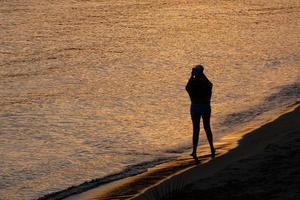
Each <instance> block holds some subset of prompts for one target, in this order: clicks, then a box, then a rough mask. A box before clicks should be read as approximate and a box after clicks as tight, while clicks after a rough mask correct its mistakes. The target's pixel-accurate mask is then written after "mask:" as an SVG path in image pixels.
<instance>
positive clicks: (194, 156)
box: [191, 153, 200, 164]
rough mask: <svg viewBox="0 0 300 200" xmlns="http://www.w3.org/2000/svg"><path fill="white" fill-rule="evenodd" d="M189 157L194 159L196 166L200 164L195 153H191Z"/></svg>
mask: <svg viewBox="0 0 300 200" xmlns="http://www.w3.org/2000/svg"><path fill="white" fill-rule="evenodd" d="M191 156H192V157H193V158H194V160H195V162H196V164H199V163H200V161H199V159H198V157H197V154H196V153H191Z"/></svg>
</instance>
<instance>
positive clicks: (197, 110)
mask: <svg viewBox="0 0 300 200" xmlns="http://www.w3.org/2000/svg"><path fill="white" fill-rule="evenodd" d="M190 111H191V115H204V114H210V112H211V108H210V105H207V104H191V110H190Z"/></svg>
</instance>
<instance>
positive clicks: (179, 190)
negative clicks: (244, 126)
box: [66, 102, 300, 200]
mask: <svg viewBox="0 0 300 200" xmlns="http://www.w3.org/2000/svg"><path fill="white" fill-rule="evenodd" d="M299 119H300V106H299V102H298V103H297V104H295V105H293V106H291V107H289V108H288V109H287V111H286V113H284V114H283V115H281V116H280V117H279V118H277V119H275V118H274V121H271V122H269V123H267V124H265V125H263V126H261V127H259V128H257V129H254V130H252V129H248V130H243V131H239V132H236V133H232V134H230V135H226V136H225V137H223V138H222V139H220V140H218V141H217V142H216V143H215V146H216V149H217V156H216V158H215V159H213V160H212V159H211V158H210V155H209V148H208V146H207V145H206V146H201V147H200V148H199V150H198V151H199V159H200V162H201V163H200V164H199V165H195V162H194V160H193V159H192V158H191V157H190V156H189V155H188V154H184V155H183V156H182V157H180V158H178V159H176V160H173V161H171V162H167V163H164V164H160V165H158V166H156V167H154V168H152V169H149V170H148V171H147V172H145V173H142V174H140V175H137V176H133V177H129V178H126V179H123V180H120V181H117V182H114V183H111V184H108V185H105V186H101V187H97V188H95V189H91V190H89V191H87V192H83V193H81V194H78V195H74V196H71V197H68V198H66V199H67V200H78V199H84V200H90V199H94V200H95V199H98V200H104V199H105V200H106V199H134V200H139V199H141V200H144V199H145V200H146V199H147V200H150V199H154V200H157V199H162V200H163V199H164V200H169V199H174V200H179V199H180V200H181V199H182V200H184V199H188V200H190V199H191V200H192V199H258V198H259V199H262V198H263V199H297V198H299V197H300V189H298V188H299V187H297V186H299V185H300V157H299V156H300V155H299V153H298V154H297V152H300V125H299Z"/></svg>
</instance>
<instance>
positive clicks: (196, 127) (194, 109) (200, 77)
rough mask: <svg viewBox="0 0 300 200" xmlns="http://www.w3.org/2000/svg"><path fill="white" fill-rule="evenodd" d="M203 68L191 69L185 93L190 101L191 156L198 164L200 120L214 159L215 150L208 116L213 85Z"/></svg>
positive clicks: (200, 66)
mask: <svg viewBox="0 0 300 200" xmlns="http://www.w3.org/2000/svg"><path fill="white" fill-rule="evenodd" d="M203 71H204V68H203V66H202V65H196V66H195V67H194V68H193V69H192V73H191V77H190V79H189V81H188V83H187V85H186V91H187V92H188V94H189V96H190V99H191V109H190V112H191V118H192V122H193V152H192V154H191V156H193V158H194V159H195V161H196V162H197V163H198V162H199V161H198V158H197V146H198V140H199V132H200V119H201V117H202V119H203V126H204V130H205V132H206V136H207V139H208V142H209V146H210V150H211V157H212V158H214V157H215V152H216V151H215V148H214V145H213V136H212V132H211V128H210V115H211V106H210V101H211V96H212V86H213V84H212V83H211V82H210V81H209V80H208V78H207V77H206V76H205V74H204V73H203Z"/></svg>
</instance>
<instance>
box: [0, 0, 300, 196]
mask: <svg viewBox="0 0 300 200" xmlns="http://www.w3.org/2000/svg"><path fill="white" fill-rule="evenodd" d="M0 4H1V9H0V20H1V24H0V26H1V29H0V30H1V31H0V38H1V39H0V43H1V45H0V76H1V79H0V96H1V98H0V105H1V110H0V120H1V125H0V134H1V139H0V152H1V153H0V156H1V159H2V160H3V161H2V162H1V170H0V177H1V179H2V181H3V184H4V185H5V186H3V188H4V189H0V196H3V194H5V195H6V196H7V198H9V199H23V197H24V196H25V197H28V198H36V197H38V196H41V195H43V194H46V193H48V192H52V191H58V190H60V189H62V188H66V187H68V186H71V185H74V184H75V185H76V184H79V183H82V182H84V181H85V180H90V179H92V178H95V177H102V176H105V175H107V174H111V173H115V172H118V171H120V170H121V169H123V168H124V167H125V166H128V165H131V164H134V163H140V162H143V161H149V160H152V159H154V158H157V157H166V156H173V155H177V154H176V151H177V152H178V151H179V150H178V149H177V147H178V146H186V145H187V144H190V137H191V122H190V117H189V99H188V96H187V94H186V92H185V90H184V86H185V84H186V81H187V78H188V77H189V74H190V69H191V67H192V66H193V65H194V64H198V63H202V64H204V66H205V67H206V69H205V73H206V74H207V75H208V77H209V78H210V79H211V80H212V82H213V83H214V91H213V118H212V119H213V121H212V123H213V127H214V133H215V136H216V137H218V136H221V135H222V134H223V133H224V132H225V131H228V130H230V128H232V126H234V124H230V123H237V124H239V123H241V122H244V121H239V120H240V119H241V118H243V117H248V118H246V119H249V121H251V119H252V115H251V114H253V112H252V113H251V112H249V113H246V114H244V115H242V117H239V116H238V117H235V116H233V117H235V118H230V119H234V120H231V121H230V120H228V121H227V122H228V123H226V124H222V122H223V121H224V120H225V121H226V119H227V118H226V116H228V115H230V114H232V113H240V112H242V111H244V110H247V109H248V108H254V109H255V108H256V106H257V105H260V104H261V103H262V102H265V100H266V98H267V97H268V96H269V95H270V94H272V93H274V92H275V93H276V92H277V91H278V90H279V89H280V87H282V86H284V85H289V84H294V82H296V81H297V80H299V68H298V65H299V55H298V53H299V45H298V44H299V37H298V35H299V23H300V20H299V2H298V1H280V0H277V1H270V2H265V1H259V0H253V1H248V2H236V1H218V2H216V1H205V2H199V1H184V2H182V1H173V0H172V1H171V0H164V1H154V0H151V1H139V2H136V1H132V0H129V1H121V0H120V1H113V2H111V1H84V2H83V1H69V0H67V1H63V2H62V1H37V0H31V1H29V2H26V4H25V3H24V2H22V1H19V0H15V1H2V2H1V3H0ZM291 94H292V93H291ZM291 94H289V93H287V95H286V96H284V95H281V96H275V98H274V99H282V98H286V99H289V98H290V97H289V96H288V95H291ZM286 99H283V100H282V102H285V101H288V100H286ZM290 99H291V100H292V99H293V98H290ZM273 103H274V102H273ZM263 105H264V104H263ZM258 109H261V107H258ZM256 112H257V110H254V114H255V113H256ZM249 117H250V118H249ZM229 122H230V123H229ZM201 141H204V142H205V141H206V140H205V138H201ZM175 147H176V148H175ZM174 148H175V150H174ZM166 150H167V151H166ZM170 152H173V153H170ZM99 169H101V170H99ZM0 188H1V187H0Z"/></svg>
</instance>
